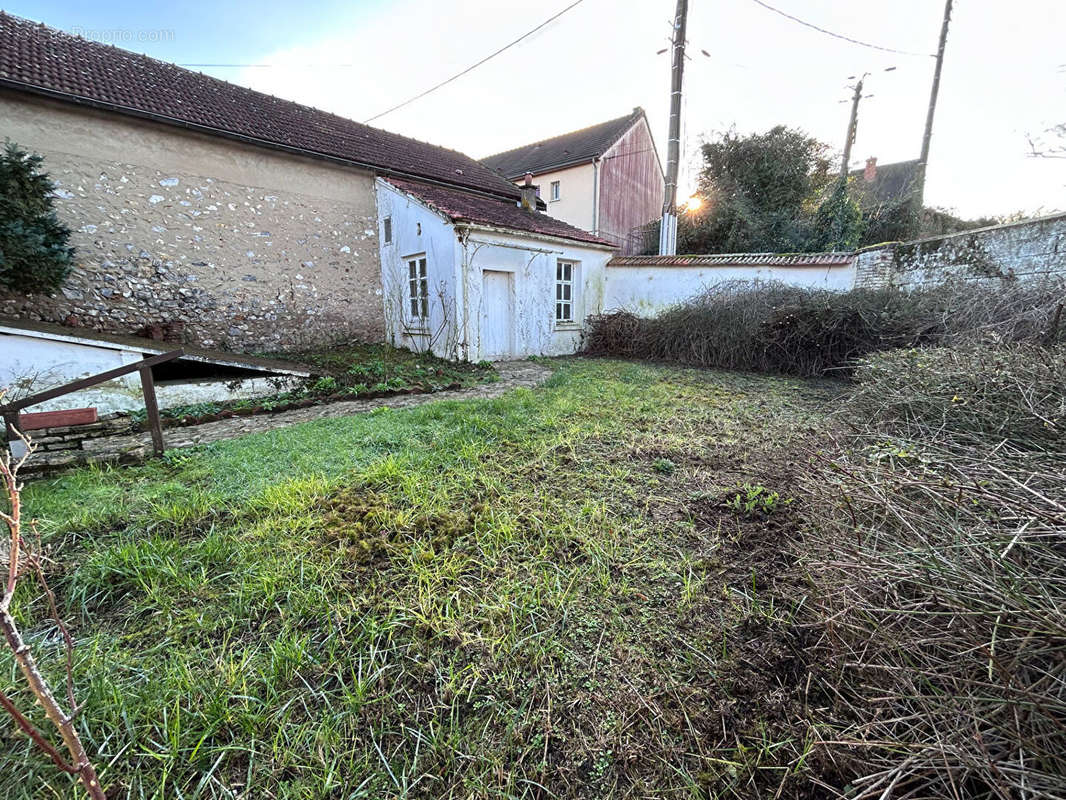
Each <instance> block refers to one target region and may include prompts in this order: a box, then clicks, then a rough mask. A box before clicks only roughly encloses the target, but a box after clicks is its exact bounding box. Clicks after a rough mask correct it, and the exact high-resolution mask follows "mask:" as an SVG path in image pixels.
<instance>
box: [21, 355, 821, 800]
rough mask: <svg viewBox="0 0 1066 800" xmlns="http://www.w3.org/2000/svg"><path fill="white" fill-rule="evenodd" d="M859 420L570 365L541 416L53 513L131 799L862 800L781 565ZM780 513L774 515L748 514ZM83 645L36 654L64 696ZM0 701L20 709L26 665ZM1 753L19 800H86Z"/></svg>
mask: <svg viewBox="0 0 1066 800" xmlns="http://www.w3.org/2000/svg"><path fill="white" fill-rule="evenodd" d="M835 392H836V387H835V386H834V385H833V384H829V383H812V382H801V381H797V380H791V379H784V378H766V377H756V376H745V375H736V374H728V373H716V372H708V371H694V370H682V369H672V368H665V367H656V366H647V365H640V364H632V363H623V362H612V361H604V360H595V361H590V360H582V359H570V360H565V361H561V362H556V372H555V374H554V376H553V377H552V378H551V379H550V381H549V382H548V384H547V385H546V386H545V387H543V388H541V389H538V390H535V391H528V390H519V391H515V392H511V393H509V394H508V395H506V396H504V397H502V398H499V399H496V400H491V401H465V402H460V401H454V400H453V401H449V400H444V401H441V402H439V403H434V404H431V405H427V406H422V407H419V408H416V409H409V410H405V411H400V412H396V411H386V410H383V411H381V412H380V413H373V414H369V415H365V416H361V417H351V418H345V419H332V420H324V421H319V422H313V423H308V424H305V425H301V426H298V427H294V428H288V429H285V430H283V431H272V432H268V433H263V434H256V435H252V436H247V437H244V438H242V439H238V440H232V441H228V442H222V443H218V444H214V445H210V446H207V447H204V448H200V449H197V450H193V451H178V452H174V453H171V454H169V457H168V458H167V459H165V460H160V461H157V462H154V463H150V464H147V465H145V466H143V467H138V468H134V469H124V470H111V469H85V470H81V471H77V472H74V473H70V474H68V475H66V476H63V477H61V478H57V479H53V480H49V481H41V482H38V483H35V484H33V485H32V486H31V487H30V488H29V489H27V491H26V493H25V506H26V507H27V509H28V513H30V514H33V515H36V516H38V517H40V518H41V519H42V530H43V532H44V537H45V545H46V547H47V548H48V550H49V552H50V554H51V556H52V557H53V558H54V559H55V564H54V567H53V569H52V575H51V579H52V581H53V585H54V587H55V588H56V589H57V593H58V595H59V596H60V598H61V600H62V602H63V604H64V606H65V610H66V614H67V616H68V618H69V619H70V620H71V622H72V629H73V632H74V635H75V637H76V638H77V641H78V646H77V650H76V659H77V663H76V666H75V677H76V680H77V684H78V688H79V694H80V696H81V697H82V698H83V699H84V700H86V701H87V703H86V707H85V710H84V711H83V712H82V715H81V717H80V718H79V719H80V726H81V730H82V734H83V736H84V739H85V743H86V747H87V749H88V750H89V752H90V753H91V754H93V756H94V758H95V761H96V763H97V764H98V765H99V766H100V771H101V776H102V779H103V781H104V782H105V784H108V785H112V786H117V787H119V788H118V790H117V792H116V796H122V797H127V796H128V797H137V798H142V797H143V798H171V797H182V798H235V797H240V798H253V797H255V798H258V797H274V798H294V799H295V798H301V799H303V798H360V797H366V798H382V797H409V798H415V797H425V798H439V797H444V798H457V799H458V798H464V800H465V798H505V797H506V798H547V797H564V798H595V797H611V798H627V797H633V798H637V797H640V798H651V797H655V798H678V797H706V796H715V797H738V798H740V797H744V798H748V797H757V796H761V795H765V796H768V797H772V796H775V794H776V795H777V796H780V797H808V796H809V797H816V796H821V794H820V790H819V789H818V783H817V781H826V782H829V783H831V784H837V785H839V783H840V782H839V781H838V780H837V777H838V776H837V773H836V767H834V766H833V765H831V764H828V763H823V762H822V761H820V760H819V758H818V757H817V754H816V753H812V742H813V740H814V731H813V730H812V727H811V725H810V721H809V718H808V710H807V709H808V706H809V704H813V703H814V702H815V700H816V699H817V698H810V697H808V696H807V693H806V691H805V686H806V681H807V676H808V673H807V671H806V667H805V665H804V660H803V654H804V649H805V642H804V639H803V634H802V633H801V632H800V631H799V630H798V629H795V628H793V626H792V619H793V616H794V614H795V612H796V610H797V607H798V606H799V605H800V604H802V602H803V595H804V589H803V587H802V586H800V587H797V586H795V585H788V584H784V583H783V581H785V577H784V576H785V571H786V567H788V566H789V558H788V556H787V555H785V552H786V549H785V548H783V547H782V546H781V543H782V541H785V540H787V538H788V537H789V536H790V535H791V533H792V531H793V530H794V529H795V526H796V519H795V515H794V505H795V504H789V503H786V502H785V501H786V499H787V498H790V497H792V496H793V493H792V491H791V489H792V486H793V483H794V477H795V473H794V470H795V469H797V467H796V466H795V464H794V456H793V453H794V452H796V448H798V447H799V446H800V445H801V444H802V443H803V441H804V440H805V438H806V437H808V436H810V435H811V434H812V433H813V432H815V431H817V430H818V429H819V426H821V425H822V423H823V419H824V416H823V409H824V407H826V406H827V405H829V403H828V402H827V401H828V400H830V399H831V398H832V396H833V395H834V394H835ZM738 487H741V488H738ZM744 487H748V488H744ZM751 487H758V488H759V489H760V491H759V492H758V493H757V497H756V500H757V501H758V502H757V503H756V506H755V507H754V508H753V509H752V511H751V513H748V511H747V509H746V506H745V505H744V503H741V504H740V506H739V508H737V509H734V508H732V507H731V502H732V498H735V497H737V496H738V495H739V494H740V493H741V492H742V491H743V492H745V493H747V492H748V489H750V488H751ZM744 496H745V497H746V496H747V495H746V494H745V495H744ZM771 497H772V498H775V499H774V500H773V502H772V509H771V508H768V507H767V503H768V502H769V500H768V499H767V498H771ZM760 498H762V499H760ZM770 511H772V513H769V512H770ZM789 580H791V579H789ZM34 602H38V601H37V600H35V599H34V598H32V597H30V596H29V593H28V592H27V593H26V594H24V595H22V596H20V598H19V604H20V605H19V608H18V609H17V612H18V614H19V615H20V616H23V618H28V616H29V615H28V612H27V606H28V605H29V604H31V603H34ZM53 633H54V632H53V631H52V630H50V629H48V628H47V627H41V628H38V629H36V630H33V631H31V636H32V640H33V642H34V644H35V646H36V647H38V648H39V649H40V650H41V651H42V655H43V656H44V657H43V658H42V660H43V661H45V662H46V665H47V668H48V669H49V671H50V675H51V676H52V678H53V679H54V680H56V681H57V685H59V680H60V677H61V660H60V658H59V655H60V650H59V643H58V641H57V640H56V638H55V637H54V635H53ZM0 675H3V676H4V677H3V680H4V682H5V684H7V685H11V684H13V683H15V681H14V673H13V669H12V666H11V663H10V660H0ZM0 735H2V736H3V737H4V743H3V746H2V747H0V796H3V797H9V798H12V799H13V800H15V799H16V798H45V797H49V798H50V797H59V796H63V797H66V796H71V793H72V792H73V789H72V788H71V787H72V784H71V781H70V779H69V778H68V777H67V776H64V775H59V774H57V773H56V771H55V769H54V768H53V767H52V766H51V764H50V763H49V762H47V760H46V759H44V758H42V757H40V756H39V755H37V754H36V753H35V752H34V751H33V750H32V748H31V746H30V745H29V744H28V743H27V741H26V740H25V738H24V737H22V736H21V735H19V734H16V733H15V732H14V731H13V730H12V729H11V727H10V726H5V727H4V728H3V729H2V733H0Z"/></svg>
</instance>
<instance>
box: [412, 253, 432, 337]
mask: <svg viewBox="0 0 1066 800" xmlns="http://www.w3.org/2000/svg"><path fill="white" fill-rule="evenodd" d="M407 286H408V311H410V313H411V319H412V320H417V321H419V322H421V321H424V320H428V319H429V280H428V278H427V277H426V257H425V256H415V257H414V258H409V259H408V260H407Z"/></svg>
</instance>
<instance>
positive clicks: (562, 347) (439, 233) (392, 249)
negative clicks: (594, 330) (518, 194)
mask: <svg viewBox="0 0 1066 800" xmlns="http://www.w3.org/2000/svg"><path fill="white" fill-rule="evenodd" d="M378 207H379V210H380V214H381V218H382V221H383V220H384V218H385V217H389V218H390V219H391V224H392V242H391V243H386V242H385V241H384V237H383V236H382V237H381V245H380V251H381V264H382V274H383V279H382V283H383V285H384V286H385V309H386V310H385V318H386V321H387V328H388V331H389V337H390V339H391V340H392V341H394V342H396V343H397V344H403V345H405V346H408V347H411V348H412V349H415V350H427V349H428V350H432V352H434V353H436V354H437V355H441V356H445V357H448V358H456V357H458V358H465V359H469V360H471V361H479V360H481V359H483V358H486V357H490V356H491V357H494V358H495V357H508V358H521V357H524V356H530V355H563V354H566V353H573V352H576V351H577V350H578V349H579V348H580V345H581V332H582V329H583V327H584V320H585V318H586V317H587V316H589V315H591V314H598V313H600V311H601V309H602V308H603V289H604V277H603V274H604V269H605V264H606V262H607V260H608V259H609V258H610V256H611V252H610V251H609V250H607V249H604V248H596V247H587V246H583V245H582V244H581V243H579V242H574V241H569V240H565V239H557V238H553V237H543V236H536V235H529V236H526V235H521V234H518V233H514V232H508V231H501V230H493V229H488V228H480V227H477V226H459V228H458V229H457V228H456V226H455V225H453V224H452V222H451V221H450V220H447V219H446V218H444V217H443V216H441V215H440V214H438V213H437V212H435V211H432V210H430V209H429V208H427V207H426V206H425V205H423V204H422V203H421V202H419V201H417V200H415V199H414V198H412V197H411V196H410V195H408V194H406V193H404V192H402V191H400V190H398V189H396V188H395V187H394V186H392V185H391V184H389V183H388V182H386V181H383V180H379V181H378ZM421 253H425V254H426V258H427V275H428V278H429V285H430V301H431V302H430V320H429V323H428V324H427V325H426V326H425V332H424V333H421V332H417V328H416V327H415V326H413V325H412V324H411V321H410V319H409V318H408V315H407V313H406V303H407V300H408V294H407V292H408V283H407V280H408V267H407V259H408V258H409V257H411V256H415V255H418V254H421ZM558 259H567V260H571V261H575V262H577V263H578V264H579V268H578V276H577V277H578V287H577V290H576V293H575V308H574V319H575V323H574V324H572V325H565V326H562V327H557V326H556V324H555V264H556V261H557V260H558ZM485 271H489V272H491V273H507V274H508V275H510V276H511V279H510V281H509V287H510V288H509V292H510V297H509V298H508V302H507V304H506V305H507V309H506V310H507V311H509V312H510V314H509V321H504V320H507V319H508V314H506V313H502V312H503V311H505V309H502V308H499V309H494V311H496V312H501V313H493V314H483V311H486V309H485V308H484V304H483V298H482V286H483V279H484V276H483V273H484V272H485ZM483 318H487V319H488V320H489V323H488V324H496V321H500V322H499V324H504V325H506V326H507V328H508V329H507V330H506V331H504V332H503V335H502V336H500V337H493V336H492V335H491V332H489V331H485V330H483V329H482V322H483ZM496 333H499V331H496ZM493 338H495V339H496V340H499V339H505V340H508V341H509V342H510V344H511V348H512V349H511V352H509V353H500V352H489V348H488V347H487V345H486V342H487V341H488V340H490V339H493Z"/></svg>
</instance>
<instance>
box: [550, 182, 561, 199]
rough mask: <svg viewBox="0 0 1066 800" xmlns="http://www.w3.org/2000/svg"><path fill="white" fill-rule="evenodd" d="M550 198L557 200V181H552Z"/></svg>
mask: <svg viewBox="0 0 1066 800" xmlns="http://www.w3.org/2000/svg"><path fill="white" fill-rule="evenodd" d="M551 198H552V200H558V199H559V181H552V188H551Z"/></svg>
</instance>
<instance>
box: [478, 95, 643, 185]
mask: <svg viewBox="0 0 1066 800" xmlns="http://www.w3.org/2000/svg"><path fill="white" fill-rule="evenodd" d="M643 116H644V109H643V108H634V109H633V111H632V113H630V114H626V116H624V117H619V118H618V119H612V120H608V121H607V122H601V123H600V124H598V125H592V126H590V127H588V128H582V129H581V130H579V131H572V132H571V133H564V134H562V135H561V136H555V137H553V138H551V139H545V140H543V141H540V142H533V143H532V144H526V145H522V146H521V147H516V148H515V149H513V150H507V151H506V152H503V153H496V154H495V155H492V156H487V157H486V158H483V159H481V163H482V164H484V165H486V166H487V167H489V168H490V169H492V170H495V171H496V172H498V173H499V174H500V175H502V176H503V177H505V178H509V179H511V180H514V179H516V178H521V177H522V176H523V175H525V174H526V173H527V172H532V173H533V174H534V175H536V174H537V173H540V172H548V171H549V170H552V169H556V168H558V167H561V166H564V165H566V164H575V163H580V162H582V161H591V160H592V159H593V158H597V157H598V156H602V155H603V154H604V153H605V152H607V150H609V149H610V147H611V145H613V144H614V143H615V142H617V141H618V140H619V139H620V138H622V134H624V133H625V132H626V131H628V130H629V129H630V128H631V127H633V125H634V123H636V122H637V120H639V119H640V118H641V117H643Z"/></svg>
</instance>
